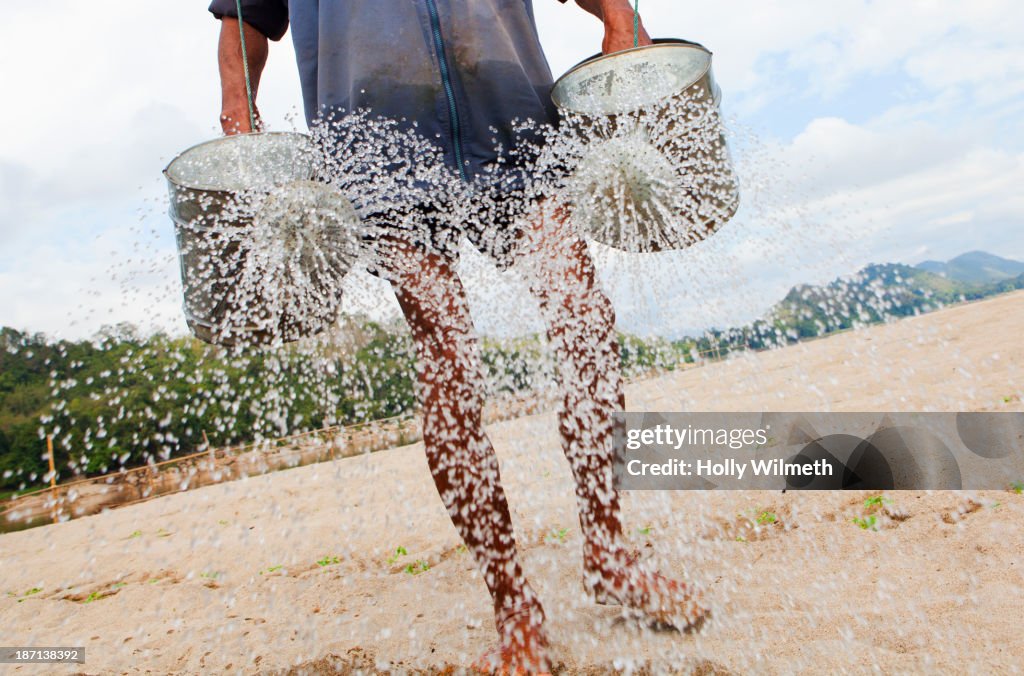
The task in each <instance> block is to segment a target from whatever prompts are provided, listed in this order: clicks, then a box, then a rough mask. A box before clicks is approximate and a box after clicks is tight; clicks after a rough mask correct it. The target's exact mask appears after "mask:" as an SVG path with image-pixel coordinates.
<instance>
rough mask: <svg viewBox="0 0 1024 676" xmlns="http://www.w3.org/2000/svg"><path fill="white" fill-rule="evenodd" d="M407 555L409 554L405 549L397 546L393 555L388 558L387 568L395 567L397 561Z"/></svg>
mask: <svg viewBox="0 0 1024 676" xmlns="http://www.w3.org/2000/svg"><path fill="white" fill-rule="evenodd" d="M408 554H409V552H408V551H406V549H405V547H401V546H399V547H398V548H397V549H396V550H395V553H394V554H393V555H391V556H389V557H388V565H389V566H393V565H395V564H396V563H397V562H398V559H400V558H401V557H403V556H407V555H408Z"/></svg>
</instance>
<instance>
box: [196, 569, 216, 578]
mask: <svg viewBox="0 0 1024 676" xmlns="http://www.w3.org/2000/svg"><path fill="white" fill-rule="evenodd" d="M199 577H205V578H206V579H208V580H216V579H217V578H218V577H220V571H216V570H215V571H212V572H211V571H203V572H202V573H199Z"/></svg>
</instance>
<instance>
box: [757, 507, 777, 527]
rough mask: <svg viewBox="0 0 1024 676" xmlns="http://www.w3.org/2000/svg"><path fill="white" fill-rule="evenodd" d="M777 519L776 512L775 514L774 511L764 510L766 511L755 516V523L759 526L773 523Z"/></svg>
mask: <svg viewBox="0 0 1024 676" xmlns="http://www.w3.org/2000/svg"><path fill="white" fill-rule="evenodd" d="M778 520H779V516H778V514H776V513H775V512H769V511H767V510H766V511H763V512H761V514H760V515H759V516H758V517H757V524H758V525H759V526H766V525H769V524H773V523H775V522H776V521H778Z"/></svg>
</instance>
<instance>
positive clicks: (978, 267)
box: [914, 251, 1024, 284]
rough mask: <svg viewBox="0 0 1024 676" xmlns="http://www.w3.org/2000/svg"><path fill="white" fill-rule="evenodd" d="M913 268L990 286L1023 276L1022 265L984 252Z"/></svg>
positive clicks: (1023, 268) (1023, 267)
mask: <svg viewBox="0 0 1024 676" xmlns="http://www.w3.org/2000/svg"><path fill="white" fill-rule="evenodd" d="M914 267H916V268H917V269H919V270H924V271H925V272H931V273H934V274H936V275H940V276H942V277H945V278H947V279H952V280H956V281H958V282H965V283H967V284H991V283H992V282H1001V281H1004V280H1007V279H1012V278H1014V277H1017V276H1019V275H1024V263H1021V262H1020V261H1014V260H1010V259H1008V258H1002V257H1000V256H996V255H994V254H990V253H986V252H984V251H971V252H970V253H965V254H962V255H960V256H957V257H956V258H954V259H952V260H950V261H947V262H945V263H942V262H940V261H923V262H921V263H918V264H917V265H916V266H914Z"/></svg>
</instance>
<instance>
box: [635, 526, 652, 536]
mask: <svg viewBox="0 0 1024 676" xmlns="http://www.w3.org/2000/svg"><path fill="white" fill-rule="evenodd" d="M652 530H654V528H653V527H652V526H644V527H643V528H637V529H636V532H637V533H640V535H650V534H651V531H652Z"/></svg>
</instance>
